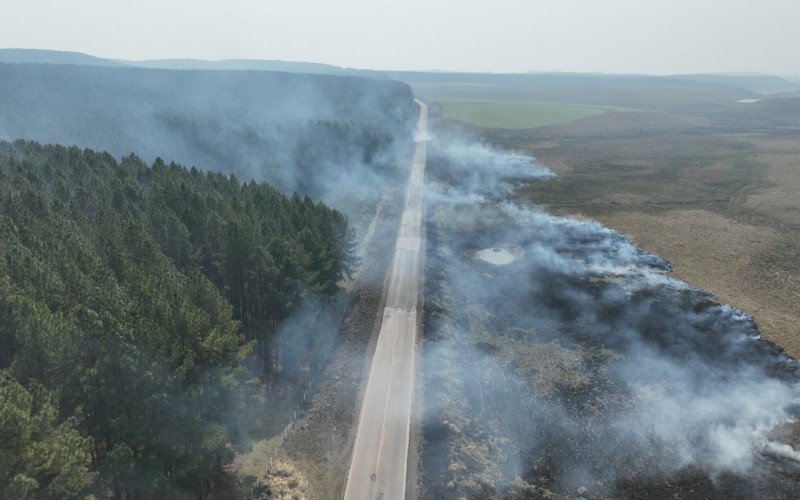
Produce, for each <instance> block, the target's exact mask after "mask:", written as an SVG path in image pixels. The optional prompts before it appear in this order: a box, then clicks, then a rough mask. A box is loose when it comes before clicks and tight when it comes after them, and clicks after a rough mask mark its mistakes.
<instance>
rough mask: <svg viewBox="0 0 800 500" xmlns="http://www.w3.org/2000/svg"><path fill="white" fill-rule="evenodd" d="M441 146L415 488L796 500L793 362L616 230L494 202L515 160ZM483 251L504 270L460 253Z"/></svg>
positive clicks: (799, 467)
mask: <svg viewBox="0 0 800 500" xmlns="http://www.w3.org/2000/svg"><path fill="white" fill-rule="evenodd" d="M448 140H450V138H449V137H447V138H440V139H439V140H438V141H435V143H434V147H432V148H431V149H434V148H436V149H438V152H436V153H435V154H434V155H432V157H433V158H434V159H433V160H432V161H431V164H430V170H431V174H430V175H431V177H432V179H433V181H434V182H433V184H432V185H433V190H434V191H435V192H434V193H433V194H432V196H431V198H430V199H431V200H433V203H432V206H431V207H429V214H431V217H430V222H429V243H428V266H429V273H428V276H427V282H428V290H427V292H426V293H427V297H426V300H427V306H426V307H427V311H426V314H427V316H426V317H427V329H426V333H425V336H426V338H425V342H424V349H423V362H422V364H423V373H424V376H423V380H424V383H425V394H426V399H425V410H424V422H423V435H424V438H425V443H424V445H423V447H422V450H423V451H422V466H421V468H420V470H422V471H423V472H422V474H423V479H422V483H423V491H424V492H425V494H429V495H432V496H444V497H454V496H460V495H463V496H468V497H473V496H483V495H502V496H523V497H528V496H547V495H549V494H557V495H570V494H581V495H596V496H653V495H656V496H657V495H672V494H674V493H679V494H683V495H688V496H692V495H694V496H704V497H708V496H712V497H713V496H717V497H731V496H733V497H753V496H754V495H756V496H765V495H766V496H771V497H793V496H795V497H796V495H797V494H798V493H800V462H797V461H796V460H797V458H798V454H797V450H796V449H795V448H792V444H794V446H797V443H791V442H786V440H784V439H783V438H782V436H785V434H786V432H785V429H786V428H787V426H788V427H791V426H792V425H793V424H795V423H796V421H797V419H798V417H800V405H799V404H798V403H800V368H798V363H797V362H796V361H795V360H792V359H790V358H788V357H787V356H785V355H784V354H783V353H782V352H781V350H780V349H779V348H778V347H777V346H775V345H773V344H771V343H768V342H766V341H764V340H762V339H760V337H759V335H758V330H757V327H756V324H755V323H754V321H753V319H752V318H750V317H749V316H747V315H746V314H744V313H742V312H741V311H738V310H735V309H733V308H731V307H728V306H725V305H721V304H719V303H717V302H716V300H715V298H714V297H713V295H711V294H709V293H707V292H704V291H702V290H698V289H696V288H693V287H691V286H690V285H687V284H685V283H681V282H678V281H675V280H673V279H671V278H669V277H668V276H667V275H666V271H668V269H669V265H668V263H666V262H665V261H663V260H662V259H660V258H658V257H657V256H654V255H650V254H647V253H645V252H642V251H640V250H639V249H637V248H636V247H635V246H633V245H632V244H631V243H630V241H629V240H627V239H626V238H625V237H623V236H622V235H620V234H618V233H616V232H614V231H612V230H609V229H607V228H604V227H602V226H600V225H598V224H595V223H592V222H586V221H578V220H572V219H567V218H561V217H554V216H551V215H548V214H546V213H545V212H543V211H542V210H541V209H539V208H537V207H523V206H520V205H516V204H512V203H509V202H506V201H502V200H504V199H505V198H506V197H507V195H508V193H509V192H510V190H511V189H512V188H513V183H515V182H520V180H521V179H522V178H524V177H525V176H524V175H522V174H521V173H520V171H519V167H518V162H519V158H520V157H519V156H516V155H507V154H502V153H501V154H497V153H494V152H492V151H491V150H490V149H488V148H485V147H484V148H481V147H480V146H478V145H474V146H472V147H471V148H469V149H464V148H460V147H459V148H450V147H449V146H448V145H447V141H448ZM476 150H480V151H481V155H480V156H479V158H486V157H487V156H488V157H490V158H491V160H490V161H487V162H483V161H475V160H474V158H475V156H474V155H473V154H472V153H471V151H476ZM464 152H466V153H467V154H468V155H469V157H467V158H465V157H463V156H462V153H464ZM509 163H514V164H515V165H514V166H512V165H509ZM498 164H499V168H498ZM459 165H470V173H469V175H468V176H467V177H466V178H465V182H461V180H462V177H460V176H459V175H458V173H459V172H461V171H462V170H461V169H460V167H459ZM506 172H512V175H510V176H505V175H504V174H506ZM492 175H497V177H502V179H501V180H499V181H497V180H496V181H492V182H488V181H481V179H484V178H488V177H491V176H492ZM542 176H543V174H542V172H541V167H534V168H531V169H530V175H528V177H529V180H530V179H535V178H540V177H542ZM476 179H478V181H476ZM534 181H535V180H534ZM445 184H449V186H445ZM443 193H444V194H443ZM476 199H481V200H483V202H482V203H475V202H474V200H476ZM498 245H505V246H510V247H513V248H516V249H518V251H517V255H516V259H515V260H514V261H513V262H511V263H509V264H507V265H504V266H493V265H491V264H487V263H486V262H483V261H481V260H479V259H476V258H475V254H476V252H477V251H479V250H481V249H484V248H488V247H496V246H498Z"/></svg>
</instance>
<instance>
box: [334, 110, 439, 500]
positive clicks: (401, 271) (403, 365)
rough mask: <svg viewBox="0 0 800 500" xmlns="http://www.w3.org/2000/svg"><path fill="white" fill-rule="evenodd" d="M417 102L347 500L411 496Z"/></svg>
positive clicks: (421, 162)
mask: <svg viewBox="0 0 800 500" xmlns="http://www.w3.org/2000/svg"><path fill="white" fill-rule="evenodd" d="M414 102H415V103H416V104H417V105H418V106H419V108H420V113H419V122H418V124H417V132H416V134H415V143H416V144H415V150H414V163H413V164H412V166H411V175H410V177H409V180H408V186H407V187H406V199H405V205H404V207H403V216H402V219H401V222H400V229H399V232H398V235H397V242H396V244H395V250H394V259H393V260H392V269H391V273H390V275H389V280H388V282H387V289H386V305H385V308H384V310H383V319H382V322H381V328H380V332H379V333H378V340H377V343H376V345H375V354H374V356H373V358H372V364H371V365H370V370H369V379H368V380H367V388H366V391H365V393H364V401H363V405H362V407H361V416H360V418H359V421H358V431H357V433H356V439H355V446H354V448H353V458H352V460H351V462H350V469H349V472H348V475H347V484H346V486H345V493H344V498H345V499H346V500H363V499H376V498H380V499H384V500H388V499H403V498H405V495H406V471H407V468H408V446H409V434H410V429H411V399H412V394H413V388H414V357H415V355H416V352H415V351H416V341H417V333H418V332H417V329H418V324H417V308H418V305H419V303H420V297H421V295H420V288H421V283H422V260H423V253H424V252H423V249H424V239H425V230H424V226H423V222H422V219H423V211H424V208H425V207H424V201H425V200H424V194H425V156H426V141H427V122H428V107H427V106H426V105H425V104H424V103H423V102H422V101H420V100H417V99H415V100H414Z"/></svg>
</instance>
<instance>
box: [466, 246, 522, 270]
mask: <svg viewBox="0 0 800 500" xmlns="http://www.w3.org/2000/svg"><path fill="white" fill-rule="evenodd" d="M521 253H522V251H521V250H519V249H516V248H506V247H492V248H484V249H483V250H479V251H477V252H475V257H477V258H478V259H480V260H482V261H484V262H488V263H489V264H492V265H494V266H505V265H506V264H511V263H512V262H514V261H515V260H517V259H518V258H519V256H520V254H521Z"/></svg>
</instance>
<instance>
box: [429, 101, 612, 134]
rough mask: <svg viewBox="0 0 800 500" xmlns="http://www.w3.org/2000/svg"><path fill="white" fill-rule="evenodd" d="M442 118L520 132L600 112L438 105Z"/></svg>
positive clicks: (539, 105)
mask: <svg viewBox="0 0 800 500" xmlns="http://www.w3.org/2000/svg"><path fill="white" fill-rule="evenodd" d="M442 109H443V111H444V115H445V117H446V118H449V119H452V120H459V121H463V122H468V123H472V124H475V125H479V126H481V127H489V128H508V129H523V128H535V127H541V126H544V125H554V124H557V123H565V122H571V121H573V120H578V119H580V118H585V117H587V116H593V115H599V114H602V113H604V112H605V110H604V109H600V108H590V107H582V106H568V105H563V104H553V103H546V102H496V101H495V102H486V101H449V102H444V103H442Z"/></svg>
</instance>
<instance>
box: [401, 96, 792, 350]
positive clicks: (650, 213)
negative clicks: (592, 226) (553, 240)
mask: <svg viewBox="0 0 800 500" xmlns="http://www.w3.org/2000/svg"><path fill="white" fill-rule="evenodd" d="M434 87H435V85H427V86H426V87H424V88H423V90H424V91H425V92H427V93H429V94H431V95H433V94H438V95H444V96H445V98H446V99H455V98H469V97H473V98H474V97H477V96H481V97H483V98H486V97H487V96H495V97H498V98H508V97H509V95H517V96H518V95H519V93H520V92H521V90H520V89H518V88H514V87H508V88H491V87H492V86H490V85H483V86H475V85H471V86H466V87H465V86H461V87H459V86H458V85H453V84H448V85H446V86H439V88H434ZM415 90H416V89H415ZM567 91H569V92H571V93H572V95H570V100H571V102H579V103H585V104H589V105H595V106H601V105H605V104H611V102H609V101H610V99H608V96H611V95H613V96H614V100H613V104H614V105H616V106H623V107H626V108H637V107H638V108H640V110H639V111H626V112H617V111H609V112H605V113H602V114H597V115H594V116H586V117H583V118H579V119H576V120H573V121H570V122H568V123H560V124H552V125H547V126H538V127H535V128H533V127H532V128H530V129H525V130H519V129H517V130H513V129H510V128H479V127H475V128H473V130H472V132H473V133H476V134H478V135H480V136H482V137H483V138H485V139H487V140H488V141H490V142H492V143H494V144H496V145H498V146H501V147H504V148H508V149H513V150H518V151H522V152H525V153H528V154H531V155H533V156H534V157H536V158H538V159H539V160H540V161H541V163H543V164H544V165H546V166H548V167H550V168H551V169H553V170H554V171H555V172H556V173H557V174H558V177H557V178H555V179H553V180H548V181H542V182H536V183H533V184H530V185H528V186H526V187H524V188H522V189H520V190H519V191H518V193H517V197H518V199H520V200H529V201H532V202H535V203H540V204H545V205H548V206H549V207H550V208H551V210H552V211H555V212H557V213H562V214H572V215H579V216H583V217H588V218H592V219H595V220H598V221H600V222H602V223H603V224H605V225H607V226H609V227H612V228H614V229H617V230H619V231H620V232H622V233H624V234H627V235H629V236H630V237H631V238H632V239H633V241H634V242H636V243H637V244H639V245H640V246H641V247H643V248H644V249H646V250H649V251H652V252H655V253H657V254H659V255H661V256H662V257H664V258H666V259H667V260H668V261H670V262H671V263H672V264H673V266H674V271H673V274H674V276H675V277H676V278H679V279H682V280H684V281H687V282H689V283H691V284H693V285H695V286H698V287H700V288H704V289H707V290H709V291H712V292H713V293H715V294H716V295H717V296H718V298H719V300H720V301H721V302H725V303H729V304H732V305H733V306H735V307H738V308H741V309H743V310H744V311H746V312H748V313H749V314H751V315H753V316H754V317H755V319H756V321H757V323H758V325H759V328H760V330H761V332H762V334H763V336H764V338H767V339H769V340H771V341H773V342H775V343H777V344H779V345H781V346H782V347H783V348H784V349H785V350H786V352H787V353H789V354H790V355H792V356H794V357H798V356H800V306H798V303H800V301H799V299H800V194H798V193H800V94H797V93H794V94H781V95H776V96H764V98H763V99H762V100H761V101H760V102H756V103H752V104H742V103H736V102H735V101H736V100H738V99H739V96H738V95H735V94H731V93H729V92H723V91H719V92H716V91H710V90H687V89H671V88H647V89H636V90H635V91H634V92H631V94H630V95H629V96H628V97H627V98H626V97H625V96H624V95H623V94H624V92H622V91H621V90H620V89H598V91H597V92H586V94H585V95H579V93H578V90H577V89H574V88H573V89H567V90H564V92H567ZM527 92H529V93H530V94H531V95H534V94H536V98H541V96H542V95H543V92H544V91H542V89H538V90H537V89H528V90H527ZM537 92H538V93H537ZM548 92H550V91H549V90H548ZM448 106H449V104H448V103H445V104H444V112H445V116H452V115H451V114H450V113H448ZM493 109H500V110H502V112H503V114H508V113H509V112H508V111H507V110H505V109H504V107H496V108H490V107H487V108H486V111H487V112H488V111H491V110H493ZM521 109H525V107H524V106H523V107H522V108H521ZM503 119H504V118H503V117H502V116H500V117H497V118H492V117H488V116H487V117H483V118H482V120H483V122H484V123H500V121H502V120H503Z"/></svg>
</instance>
